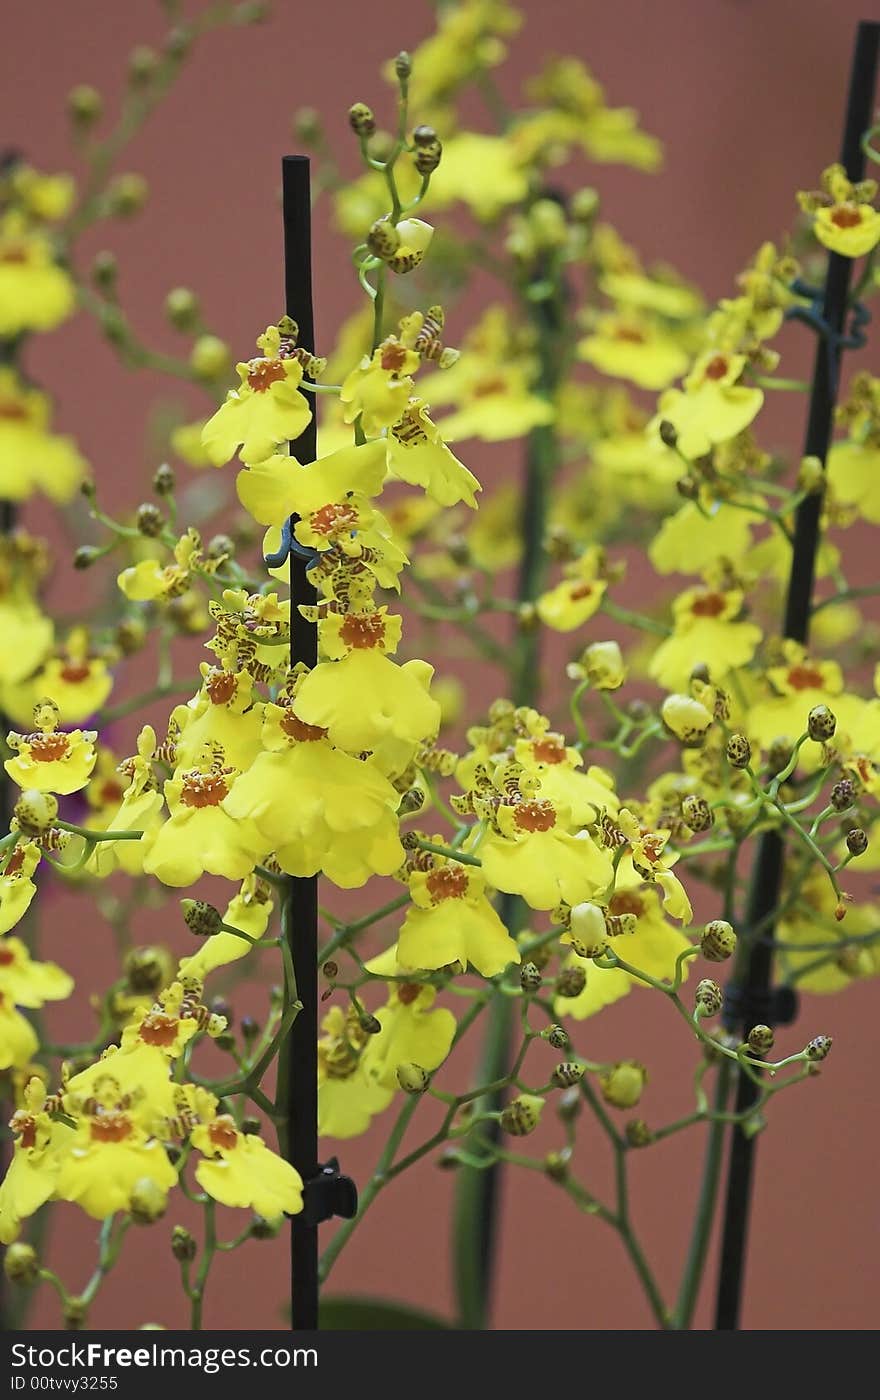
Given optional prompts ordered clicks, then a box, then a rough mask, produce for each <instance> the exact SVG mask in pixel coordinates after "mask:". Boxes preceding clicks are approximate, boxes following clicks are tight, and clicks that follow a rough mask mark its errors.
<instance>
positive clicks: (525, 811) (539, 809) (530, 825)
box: [513, 802, 556, 831]
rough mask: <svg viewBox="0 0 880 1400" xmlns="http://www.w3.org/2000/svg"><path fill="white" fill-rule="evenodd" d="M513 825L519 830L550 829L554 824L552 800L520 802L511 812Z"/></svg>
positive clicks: (554, 814)
mask: <svg viewBox="0 0 880 1400" xmlns="http://www.w3.org/2000/svg"><path fill="white" fill-rule="evenodd" d="M513 823H514V826H518V827H519V829H520V831H551V830H552V829H553V827H554V826H555V825H556V811H555V808H554V806H553V803H552V802H521V803H520V804H519V806H518V807H517V808H516V809H515V811H514V814H513Z"/></svg>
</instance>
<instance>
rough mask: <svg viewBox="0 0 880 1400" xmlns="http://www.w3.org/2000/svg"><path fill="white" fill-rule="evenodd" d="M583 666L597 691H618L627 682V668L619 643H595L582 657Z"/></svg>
mask: <svg viewBox="0 0 880 1400" xmlns="http://www.w3.org/2000/svg"><path fill="white" fill-rule="evenodd" d="M581 665H582V666H583V668H584V672H585V674H586V676H587V679H588V680H589V682H590V685H592V686H593V687H594V689H596V690H617V689H619V687H620V686H622V685H623V683H624V681H625V680H626V666H625V665H624V660H623V656H622V655H621V651H620V647H619V646H618V645H617V642H593V644H592V646H588V647H587V649H586V651H585V652H584V654H583V656H582V657H581Z"/></svg>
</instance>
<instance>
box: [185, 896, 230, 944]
mask: <svg viewBox="0 0 880 1400" xmlns="http://www.w3.org/2000/svg"><path fill="white" fill-rule="evenodd" d="M180 909H181V913H182V914H183V922H184V923H185V924H186V926H187V928H188V929H189V931H190V933H194V934H196V936H197V937H198V938H210V937H211V936H212V935H213V934H215V933H219V932H220V928H221V925H222V923H223V919H222V916H221V914H220V910H219V909H215V908H214V906H213V904H208V903H207V901H206V900H204V899H182V900H181V901H180Z"/></svg>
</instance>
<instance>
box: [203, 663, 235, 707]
mask: <svg viewBox="0 0 880 1400" xmlns="http://www.w3.org/2000/svg"><path fill="white" fill-rule="evenodd" d="M237 689H238V681H237V680H236V677H235V672H234V671H222V670H221V669H220V668H219V666H218V667H212V668H211V670H210V671H209V672H208V674H207V676H206V677H205V690H206V691H207V692H208V699H209V700H210V702H211V704H212V705H228V704H229V701H230V700H232V699H233V697H234V696H235V692H236V690H237Z"/></svg>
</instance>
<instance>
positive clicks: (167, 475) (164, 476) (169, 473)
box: [153, 462, 176, 496]
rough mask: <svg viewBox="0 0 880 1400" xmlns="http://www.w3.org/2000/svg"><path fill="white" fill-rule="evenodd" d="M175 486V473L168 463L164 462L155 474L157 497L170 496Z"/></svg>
mask: <svg viewBox="0 0 880 1400" xmlns="http://www.w3.org/2000/svg"><path fill="white" fill-rule="evenodd" d="M175 485H176V478H175V475H174V471H173V470H172V468H171V467H169V465H168V463H167V462H163V463H162V464H161V466H158V467H157V468H156V470H155V472H154V474H153V490H154V491H155V493H156V495H157V496H170V495H171V493H172V492H173V490H174V487H175Z"/></svg>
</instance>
